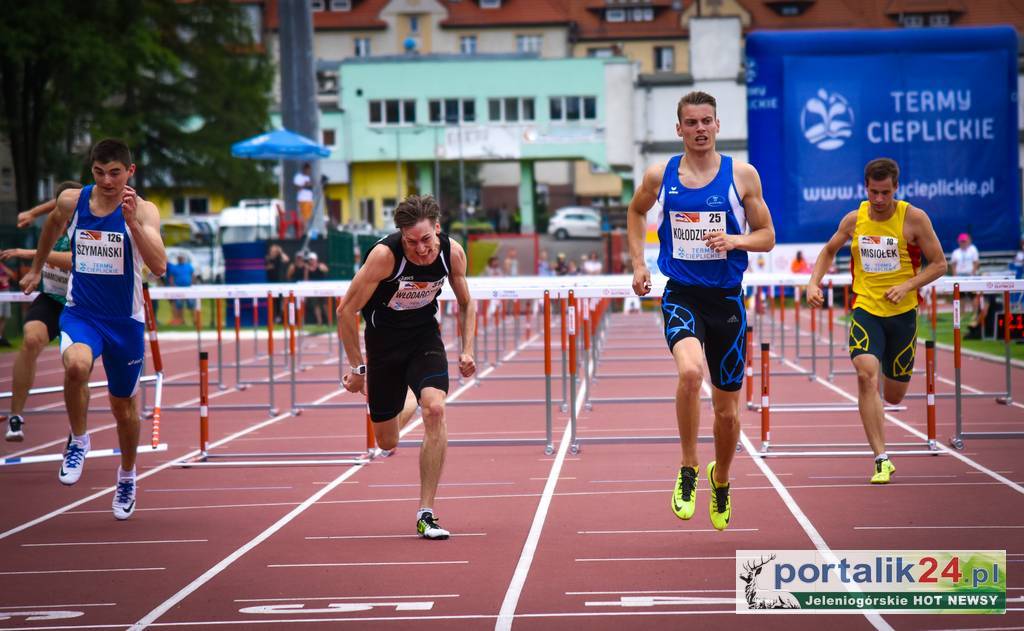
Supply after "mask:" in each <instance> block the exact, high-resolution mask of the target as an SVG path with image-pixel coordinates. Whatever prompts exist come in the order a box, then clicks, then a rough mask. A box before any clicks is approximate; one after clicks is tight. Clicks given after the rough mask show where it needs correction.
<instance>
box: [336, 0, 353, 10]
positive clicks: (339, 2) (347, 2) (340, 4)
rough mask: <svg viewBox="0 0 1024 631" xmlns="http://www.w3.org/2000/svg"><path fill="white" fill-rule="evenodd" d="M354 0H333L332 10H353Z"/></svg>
mask: <svg viewBox="0 0 1024 631" xmlns="http://www.w3.org/2000/svg"><path fill="white" fill-rule="evenodd" d="M351 10H352V0H331V11H351Z"/></svg>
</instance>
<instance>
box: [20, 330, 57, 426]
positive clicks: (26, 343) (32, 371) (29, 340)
mask: <svg viewBox="0 0 1024 631" xmlns="http://www.w3.org/2000/svg"><path fill="white" fill-rule="evenodd" d="M22 332H23V335H24V337H23V338H22V339H23V341H22V343H21V349H20V350H19V351H18V356H17V357H16V358H15V359H14V377H13V382H12V384H11V391H12V392H11V414H17V415H19V416H20V415H21V413H22V412H23V411H24V410H25V400H26V399H28V391H29V390H30V389H31V388H32V382H34V381H35V379H36V360H37V359H38V358H39V353H41V352H42V350H43V349H44V348H46V345H47V344H49V343H50V333H49V331H47V330H46V325H45V324H43V323H42V322H40V321H38V320H32V321H31V322H26V323H25V326H24V327H23V328H22Z"/></svg>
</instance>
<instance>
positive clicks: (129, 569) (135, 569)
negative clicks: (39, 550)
mask: <svg viewBox="0 0 1024 631" xmlns="http://www.w3.org/2000/svg"><path fill="white" fill-rule="evenodd" d="M166 569H167V568H165V567H103V568H88V569H84V570H26V571H23V572H0V576H22V575H26V574H85V573H90V572H159V571H162V570H166Z"/></svg>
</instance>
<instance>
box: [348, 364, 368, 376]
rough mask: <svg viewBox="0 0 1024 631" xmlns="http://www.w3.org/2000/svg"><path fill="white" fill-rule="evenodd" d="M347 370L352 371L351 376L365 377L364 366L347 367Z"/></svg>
mask: <svg viewBox="0 0 1024 631" xmlns="http://www.w3.org/2000/svg"><path fill="white" fill-rule="evenodd" d="M349 368H351V369H352V374H353V375H365V374H366V364H359V365H358V366H349Z"/></svg>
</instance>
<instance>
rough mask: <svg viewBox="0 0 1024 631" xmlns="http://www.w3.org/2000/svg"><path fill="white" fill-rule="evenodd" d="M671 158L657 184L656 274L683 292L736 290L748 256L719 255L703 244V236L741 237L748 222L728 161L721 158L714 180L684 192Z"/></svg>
mask: <svg viewBox="0 0 1024 631" xmlns="http://www.w3.org/2000/svg"><path fill="white" fill-rule="evenodd" d="M682 157H683V156H682V155H678V156H672V158H671V159H669V161H668V165H666V167H665V174H664V176H663V177H662V179H661V190H660V191H659V192H658V201H659V202H661V207H662V211H661V218H660V220H659V221H658V241H659V242H660V245H661V249H660V251H659V253H658V269H660V270H661V273H662V274H665V275H666V276H668V277H669V278H670V279H672V280H674V281H676V282H677V283H679V284H680V285H684V286H696V287H717V288H720V289H727V288H733V287H739V286H740V284H741V283H742V281H743V272H744V270H746V269H747V253H746V252H745V251H743V250H731V251H729V252H724V253H718V252H715V251H713V250H711V249H710V248H708V247H707V246H706V245H705V244H704V236H705V235H706V234H707V233H708V232H714V231H718V230H721V231H725V232H726V234H743V233H745V232H746V230H747V218H746V213H745V211H744V209H743V204H742V202H740V198H739V193H738V192H737V191H736V184H735V182H733V177H732V158H731V157H729V156H725V155H723V156H722V163H721V165H720V167H719V169H718V174H717V175H716V176H715V179H713V180H711V181H710V182H709V183H708V184H707V185H705V186H703V187H701V188H695V189H691V188H686V187H685V186H683V184H682V182H680V181H679V161H680V160H681V159H682Z"/></svg>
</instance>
